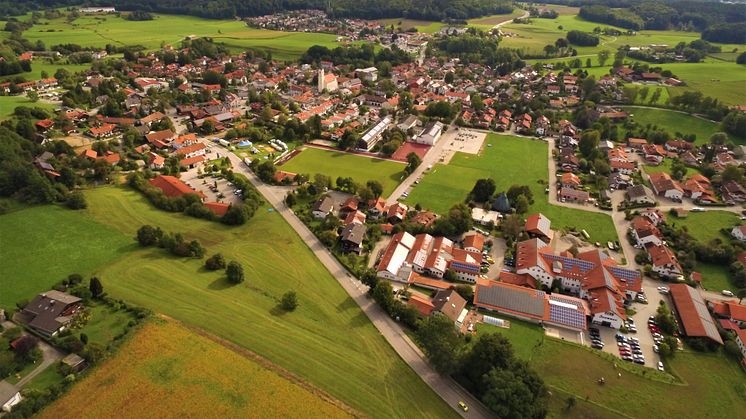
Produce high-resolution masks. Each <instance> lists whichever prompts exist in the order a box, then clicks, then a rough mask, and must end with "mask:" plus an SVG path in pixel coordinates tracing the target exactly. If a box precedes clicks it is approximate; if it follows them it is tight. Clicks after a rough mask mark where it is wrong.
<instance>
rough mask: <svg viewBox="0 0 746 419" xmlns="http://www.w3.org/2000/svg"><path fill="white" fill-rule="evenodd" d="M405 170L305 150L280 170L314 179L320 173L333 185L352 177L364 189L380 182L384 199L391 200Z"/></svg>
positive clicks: (347, 155)
mask: <svg viewBox="0 0 746 419" xmlns="http://www.w3.org/2000/svg"><path fill="white" fill-rule="evenodd" d="M405 167H406V165H405V164H404V163H399V162H394V161H390V160H381V159H374V158H370V157H366V156H358V155H354V154H350V153H343V152H339V151H331V150H322V149H319V148H313V147H306V148H305V149H304V150H303V151H301V152H300V153H299V154H297V155H296V156H295V157H293V158H292V159H290V160H289V161H288V162H287V163H285V164H283V165H282V166H281V167H280V169H282V170H284V171H287V172H293V173H305V174H308V175H310V176H311V178H312V179H313V175H314V174H316V173H321V174H324V175H327V176H329V177H330V178H331V179H332V183H333V182H335V181H336V179H337V177H340V176H341V177H352V178H353V179H354V180H355V181H356V182H358V183H360V184H363V185H365V182H367V181H369V180H377V181H379V182H381V185H383V196H388V195H389V194H390V193H391V192H393V191H394V189H396V185H398V184H399V182H401V178H402V176H403V175H404V168H405Z"/></svg>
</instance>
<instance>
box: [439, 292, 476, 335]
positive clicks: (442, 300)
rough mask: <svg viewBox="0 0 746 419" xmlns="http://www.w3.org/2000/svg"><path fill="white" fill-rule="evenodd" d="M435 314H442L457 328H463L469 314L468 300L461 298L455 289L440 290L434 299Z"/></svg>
mask: <svg viewBox="0 0 746 419" xmlns="http://www.w3.org/2000/svg"><path fill="white" fill-rule="evenodd" d="M432 304H433V312H434V313H439V314H442V315H444V316H446V317H448V318H449V319H451V321H453V322H454V323H455V324H456V326H461V324H462V323H463V322H464V318H465V317H466V314H467V313H468V310H467V309H466V300H464V297H462V296H460V295H459V293H457V292H456V290H454V289H447V290H440V291H438V292H436V293H435V296H433V299H432Z"/></svg>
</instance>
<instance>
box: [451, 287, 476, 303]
mask: <svg viewBox="0 0 746 419" xmlns="http://www.w3.org/2000/svg"><path fill="white" fill-rule="evenodd" d="M455 289H456V293H458V295H460V296H461V297H462V298H463V299H464V300H466V302H467V303H472V302H473V300H474V288H472V287H471V285H466V284H459V285H456V288H455Z"/></svg>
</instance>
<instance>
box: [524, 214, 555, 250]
mask: <svg viewBox="0 0 746 419" xmlns="http://www.w3.org/2000/svg"><path fill="white" fill-rule="evenodd" d="M524 228H525V230H526V233H527V234H528V235H529V237H537V238H540V239H541V240H543V241H544V242H545V243H547V244H549V243H551V242H552V238H553V237H554V232H553V231H552V222H551V221H550V220H549V218H547V217H546V216H545V215H544V214H542V213H537V214H531V215H529V216H528V217H527V218H526V226H525V227H524Z"/></svg>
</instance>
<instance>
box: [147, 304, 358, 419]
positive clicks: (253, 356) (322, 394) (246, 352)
mask: <svg viewBox="0 0 746 419" xmlns="http://www.w3.org/2000/svg"><path fill="white" fill-rule="evenodd" d="M158 317H160V318H162V319H166V320H168V321H172V322H174V323H177V324H179V325H181V326H183V327H185V328H186V329H188V330H190V331H192V332H194V333H196V334H197V335H199V336H202V337H204V338H207V339H209V340H211V341H213V342H215V343H217V344H219V345H221V346H224V347H225V348H227V349H229V350H231V351H233V352H235V353H237V354H239V355H241V356H243V357H244V358H247V359H249V360H252V361H254V362H256V363H258V364H259V365H261V366H262V367H264V368H266V369H268V370H270V371H272V372H274V373H276V374H277V375H279V376H280V377H283V378H285V379H286V380H288V381H290V382H291V383H293V384H296V385H298V386H300V387H301V388H303V389H305V390H307V391H309V392H310V393H311V394H313V395H315V396H316V397H318V398H320V399H321V400H324V401H325V402H327V403H329V404H332V405H334V406H336V407H337V408H339V409H340V410H342V411H344V412H345V413H348V414H350V415H352V416H354V417H357V418H366V417H367V416H366V415H364V414H363V413H362V412H360V411H358V410H356V409H354V408H353V407H351V406H349V405H348V404H346V403H345V402H343V401H341V400H339V399H337V398H336V397H334V396H332V395H331V394H329V393H327V392H326V391H324V390H322V389H321V388H319V387H317V386H315V385H314V384H311V383H309V382H308V381H306V380H304V379H302V378H300V377H299V376H297V375H295V374H294V373H292V372H290V371H288V370H286V369H285V368H283V367H281V366H279V365H277V364H275V363H274V362H272V361H270V360H269V359H267V358H264V357H263V356H261V355H259V354H257V353H256V352H254V351H252V350H250V349H247V348H244V347H243V346H240V345H238V344H236V343H233V342H231V341H229V340H227V339H224V338H221V337H219V336H216V335H214V334H212V333H210V332H208V331H206V330H204V329H202V328H199V327H197V326H194V325H191V324H189V323H184V322H181V321H179V320H176V319H174V318H172V317H169V316H167V315H165V314H162V313H159V314H158Z"/></svg>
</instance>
